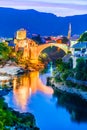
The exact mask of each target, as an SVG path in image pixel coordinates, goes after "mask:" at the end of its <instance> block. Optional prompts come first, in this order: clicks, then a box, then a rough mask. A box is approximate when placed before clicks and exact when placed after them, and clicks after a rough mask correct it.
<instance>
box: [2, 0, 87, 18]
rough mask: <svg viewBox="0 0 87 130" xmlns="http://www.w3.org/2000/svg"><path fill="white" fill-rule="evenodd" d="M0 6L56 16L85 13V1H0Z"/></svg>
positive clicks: (86, 3) (86, 5) (86, 7)
mask: <svg viewBox="0 0 87 130" xmlns="http://www.w3.org/2000/svg"><path fill="white" fill-rule="evenodd" d="M0 6H1V7H11V8H16V9H35V10H38V11H41V12H49V13H54V14H56V15H58V16H69V15H77V14H86V13H87V1H86V0H79V1H78V0H73V1H70V0H59V1H58V0H53V1H51V0H0Z"/></svg>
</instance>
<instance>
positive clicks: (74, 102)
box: [5, 72, 87, 130]
mask: <svg viewBox="0 0 87 130" xmlns="http://www.w3.org/2000/svg"><path fill="white" fill-rule="evenodd" d="M49 75H50V73H46V74H39V72H31V73H29V74H24V75H22V76H19V77H15V78H14V80H13V90H12V91H11V92H10V93H9V94H8V95H6V96H5V102H7V103H8V106H9V107H11V108H13V109H14V110H16V111H19V112H21V113H22V112H30V113H32V114H34V116H35V119H36V124H37V126H38V127H39V128H40V130H73V129H74V130H87V103H86V102H85V101H83V100H82V99H80V98H79V97H77V96H73V95H70V94H66V93H62V92H60V91H57V92H56V91H55V92H54V90H53V89H52V88H51V87H48V86H46V79H47V77H48V76H49Z"/></svg>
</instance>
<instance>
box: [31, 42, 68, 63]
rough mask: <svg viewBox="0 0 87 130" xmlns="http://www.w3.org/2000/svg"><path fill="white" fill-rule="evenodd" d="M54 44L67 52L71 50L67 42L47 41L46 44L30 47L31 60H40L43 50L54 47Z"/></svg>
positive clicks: (33, 61)
mask: <svg viewBox="0 0 87 130" xmlns="http://www.w3.org/2000/svg"><path fill="white" fill-rule="evenodd" d="M52 46H55V47H58V48H60V49H62V50H63V51H64V52H65V53H66V54H67V52H68V50H69V48H68V46H67V45H66V44H58V43H45V44H42V45H37V46H32V47H30V51H29V53H30V54H29V55H30V57H29V58H30V61H31V62H32V63H36V62H38V57H39V55H40V54H41V52H42V51H43V50H44V49H46V48H48V47H52Z"/></svg>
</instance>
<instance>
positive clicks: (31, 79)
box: [13, 72, 53, 111]
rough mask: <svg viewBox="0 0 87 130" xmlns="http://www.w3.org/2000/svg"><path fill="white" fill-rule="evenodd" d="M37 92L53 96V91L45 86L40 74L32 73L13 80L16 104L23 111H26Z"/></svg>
mask: <svg viewBox="0 0 87 130" xmlns="http://www.w3.org/2000/svg"><path fill="white" fill-rule="evenodd" d="M37 91H40V92H43V93H45V94H53V89H52V88H50V87H48V86H46V85H44V84H43V83H42V81H41V79H40V78H39V72H30V73H29V74H25V75H23V76H21V77H19V78H14V80H13V94H14V97H13V98H14V102H15V103H16V105H17V106H19V107H20V108H21V109H22V111H26V105H27V103H28V101H29V99H30V97H31V95H32V94H34V93H36V92H37Z"/></svg>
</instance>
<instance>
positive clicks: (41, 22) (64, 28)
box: [0, 7, 87, 37]
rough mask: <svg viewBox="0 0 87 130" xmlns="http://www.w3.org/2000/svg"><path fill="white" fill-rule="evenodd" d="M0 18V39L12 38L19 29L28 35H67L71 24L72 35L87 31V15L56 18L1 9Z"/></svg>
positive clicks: (28, 11)
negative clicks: (23, 29)
mask: <svg viewBox="0 0 87 130" xmlns="http://www.w3.org/2000/svg"><path fill="white" fill-rule="evenodd" d="M0 17H1V18H0V37H13V36H14V33H15V32H16V31H17V30H18V29H20V28H25V29H26V30H28V33H29V34H30V33H31V34H32V33H36V34H40V35H48V36H49V35H67V34H68V28H69V27H68V26H69V23H71V24H72V35H73V34H79V35H80V34H81V33H83V32H84V31H86V30H87V22H86V21H87V14H84V15H74V16H66V17H60V16H59V17H57V16H56V15H54V14H51V13H43V12H38V11H36V10H33V9H29V10H19V9H12V8H2V7H1V8H0ZM29 34H28V35H29Z"/></svg>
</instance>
